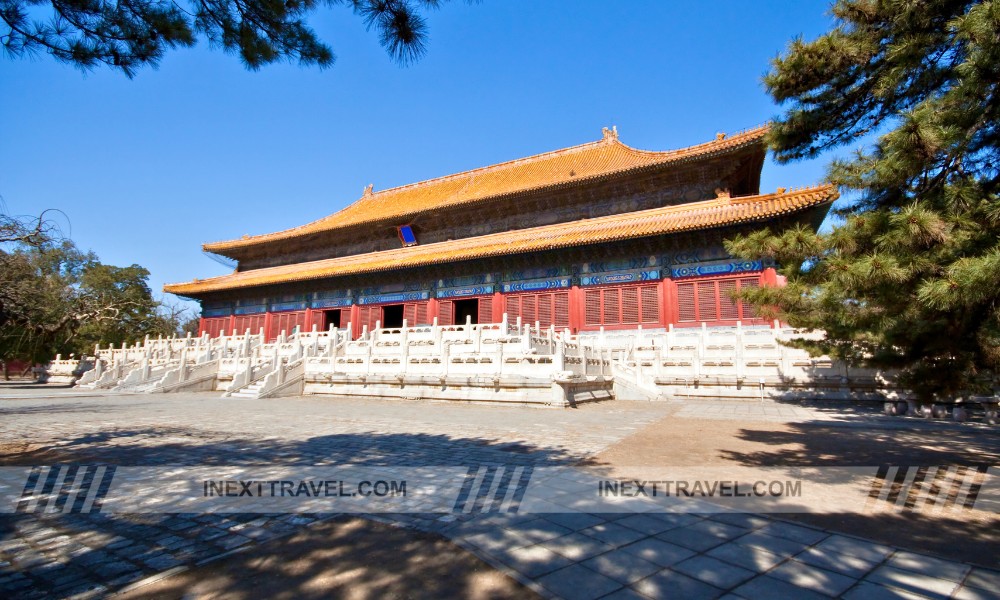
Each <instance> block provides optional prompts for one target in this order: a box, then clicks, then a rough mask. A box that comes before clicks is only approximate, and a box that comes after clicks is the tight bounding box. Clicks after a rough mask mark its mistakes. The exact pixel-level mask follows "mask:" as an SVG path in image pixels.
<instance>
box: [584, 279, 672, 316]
mask: <svg viewBox="0 0 1000 600" xmlns="http://www.w3.org/2000/svg"><path fill="white" fill-rule="evenodd" d="M657 289H658V288H657V286H656V285H625V286H618V287H609V288H602V289H598V290H586V292H584V307H585V311H586V317H585V324H586V325H591V326H593V325H639V324H640V323H659V322H660V294H659V292H658V291H657Z"/></svg>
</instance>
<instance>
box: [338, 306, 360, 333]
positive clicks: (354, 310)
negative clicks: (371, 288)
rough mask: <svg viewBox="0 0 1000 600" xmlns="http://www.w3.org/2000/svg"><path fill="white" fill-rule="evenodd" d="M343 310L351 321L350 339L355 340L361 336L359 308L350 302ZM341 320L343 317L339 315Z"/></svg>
mask: <svg viewBox="0 0 1000 600" xmlns="http://www.w3.org/2000/svg"><path fill="white" fill-rule="evenodd" d="M345 312H347V314H348V315H349V318H348V321H350V323H351V330H352V331H351V339H352V340H356V339H358V337H360V336H361V308H360V307H359V306H358V305H357V304H352V305H351V307H350V308H348V309H347V310H346V311H345ZM340 319H341V321H343V319H344V317H343V316H341V317H340Z"/></svg>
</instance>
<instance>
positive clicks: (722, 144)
mask: <svg viewBox="0 0 1000 600" xmlns="http://www.w3.org/2000/svg"><path fill="white" fill-rule="evenodd" d="M767 129H768V125H766V124H765V125H759V126H757V127H753V128H750V129H746V130H743V131H740V132H738V133H736V134H734V135H732V136H725V135H724V134H718V135H717V137H716V139H714V140H710V141H708V142H703V143H701V144H696V145H693V146H686V147H684V148H679V149H675V150H640V149H637V148H633V147H631V146H629V145H627V144H625V143H623V142H621V141H620V140H619V139H618V136H617V133H614V134H610V135H609V134H608V133H606V134H605V136H604V138H603V139H600V140H597V141H593V142H587V143H584V144H579V145H576V146H570V147H568V148H561V149H558V150H552V151H549V152H543V153H540V154H535V155H532V156H527V157H522V158H517V159H513V160H509V161H505V162H502V163H496V164H492V165H487V166H484V167H477V168H475V169H470V170H467V171H462V172H460V173H453V174H451V175H444V176H441V177H437V178H434V179H427V180H424V181H419V182H415V183H410V184H406V185H402V186H397V187H393V188H388V189H385V190H380V191H378V192H371V193H366V194H364V195H363V196H362V197H361V198H359V199H358V200H356V201H355V202H353V203H351V204H349V205H348V206H346V207H344V208H342V209H340V210H338V211H337V212H335V213H333V214H330V215H327V216H325V217H322V218H320V219H317V220H315V221H311V222H309V223H306V224H304V225H299V226H296V227H292V228H289V229H284V230H281V231H276V232H270V233H264V234H258V235H254V236H248V235H245V236H243V237H242V238H239V239H235V240H221V241H217V242H209V243H206V244H203V245H202V248H203V249H204V250H206V251H209V252H213V251H225V250H228V249H233V248H239V247H243V246H250V245H255V244H259V243H264V242H267V241H272V240H281V239H288V238H292V237H295V236H296V235H298V234H300V233H301V234H307V233H316V232H319V231H326V230H333V229H337V228H339V227H345V226H350V225H357V224H361V223H366V222H371V221H374V220H379V219H380V218H383V217H385V218H388V217H397V218H406V217H408V216H412V215H416V214H419V213H420V212H422V211H425V210H429V209H432V208H444V207H450V206H456V205H458V204H461V203H462V202H461V200H462V198H463V196H468V197H467V198H465V200H466V201H468V202H473V201H481V200H485V199H487V198H502V197H504V196H510V195H512V194H517V193H523V192H528V191H534V190H539V189H544V188H546V187H553V186H558V185H564V184H567V183H570V182H579V181H586V180H589V179H594V178H596V177H602V176H606V175H610V174H614V173H622V172H628V171H630V170H633V169H638V168H643V167H648V166H651V165H654V164H669V163H671V162H672V161H675V160H682V159H687V158H691V157H697V156H701V155H705V154H711V153H713V152H719V151H726V150H730V149H734V148H738V147H740V146H742V145H744V144H746V143H748V142H753V141H757V140H759V139H760V138H762V137H763V135H764V133H765V132H766V131H767ZM602 148H610V149H618V150H619V151H621V152H624V153H625V154H627V155H630V156H632V157H635V158H638V159H641V162H639V163H637V164H632V165H627V164H625V165H623V164H620V161H617V160H613V159H610V158H607V157H606V159H607V160H605V161H603V162H602V161H600V160H599V161H598V162H600V163H601V164H602V165H604V166H603V167H599V168H597V169H596V170H593V169H591V170H592V172H589V173H583V172H581V173H580V174H579V176H578V178H574V179H572V180H566V181H555V180H553V179H552V178H551V177H548V178H542V180H541V181H535V182H527V183H525V184H523V185H520V186H518V185H510V184H509V183H507V182H503V183H502V184H501V185H500V186H494V187H493V188H492V189H490V188H489V186H487V189H485V190H476V189H475V188H476V186H477V185H478V184H480V183H483V184H484V185H486V183H485V182H487V180H488V178H489V177H490V176H495V177H499V178H501V179H503V176H505V175H507V176H508V177H509V175H510V174H511V173H515V174H516V173H517V171H516V169H518V168H529V170H530V166H532V165H538V164H545V161H547V160H553V159H557V158H559V157H564V156H568V155H573V154H580V153H583V152H585V151H588V150H600V149H602ZM585 156H586V155H585ZM592 162H593V161H592ZM563 166H564V165H563ZM584 166H586V161H585V164H584ZM576 175H577V174H576V173H575V172H574V171H571V175H570V177H575V176H576ZM447 184H455V185H454V189H452V188H450V187H448V186H447ZM435 186H438V187H441V188H442V189H440V190H434V191H437V192H438V195H436V196H435V199H434V202H433V203H432V204H429V203H427V201H426V200H425V201H422V203H421V202H419V201H418V202H417V204H418V205H416V206H409V207H406V206H403V207H401V208H399V209H398V210H396V211H395V212H394V214H392V215H380V216H377V217H367V216H366V217H358V216H354V217H353V221H352V215H356V214H357V213H358V212H359V211H362V210H363V209H366V208H370V207H371V205H372V203H381V202H383V201H387V200H392V199H394V196H399V195H404V194H407V193H420V191H421V190H425V189H431V190H433V189H434V188H435ZM498 187H499V189H498ZM504 187H507V188H508V189H503V188H504ZM466 192H467V193H466ZM404 197H405V196H404ZM345 221H346V222H345ZM338 222H339V223H338Z"/></svg>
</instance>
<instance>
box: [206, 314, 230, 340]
mask: <svg viewBox="0 0 1000 600" xmlns="http://www.w3.org/2000/svg"><path fill="white" fill-rule="evenodd" d="M228 328H229V317H212V318H209V319H202V321H201V331H200V332H198V333H199V335H205V334H206V333H207V334H208V337H213V338H214V337H219V336H220V335H221V334H222V332H224V331H225V333H227V334H232V333H233V332H232V331H226V330H227V329H228Z"/></svg>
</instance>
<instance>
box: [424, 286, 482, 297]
mask: <svg viewBox="0 0 1000 600" xmlns="http://www.w3.org/2000/svg"><path fill="white" fill-rule="evenodd" d="M492 293H493V286H492V285H480V286H476V287H466V288H451V289H447V290H438V291H437V293H436V294H435V295H436V296H437V297H438V298H462V297H466V296H483V295H485V294H492Z"/></svg>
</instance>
